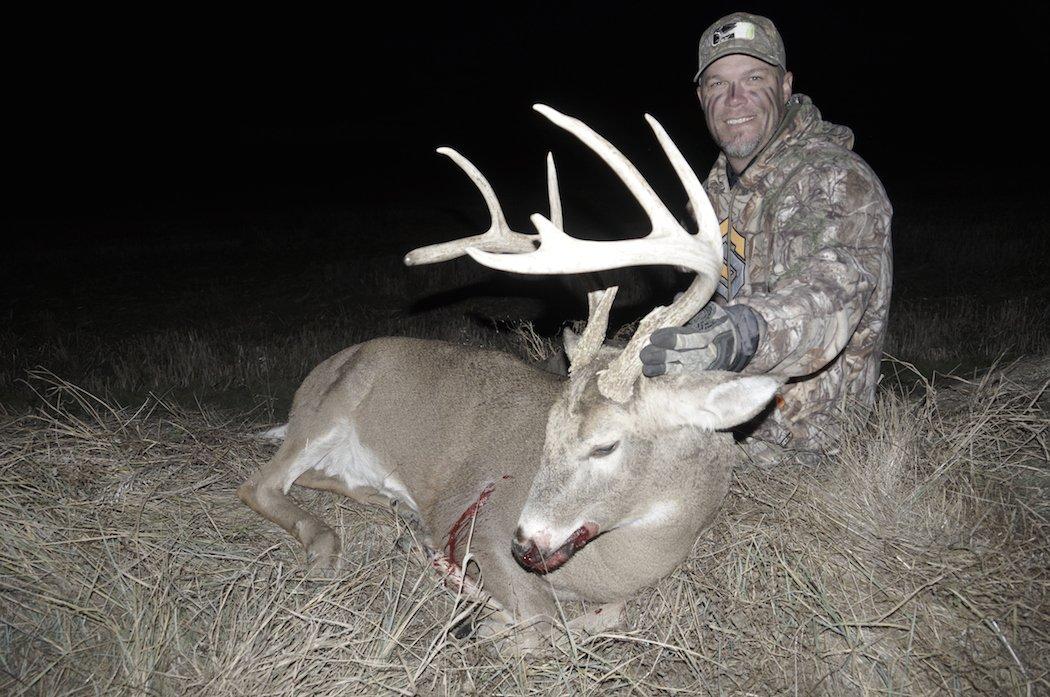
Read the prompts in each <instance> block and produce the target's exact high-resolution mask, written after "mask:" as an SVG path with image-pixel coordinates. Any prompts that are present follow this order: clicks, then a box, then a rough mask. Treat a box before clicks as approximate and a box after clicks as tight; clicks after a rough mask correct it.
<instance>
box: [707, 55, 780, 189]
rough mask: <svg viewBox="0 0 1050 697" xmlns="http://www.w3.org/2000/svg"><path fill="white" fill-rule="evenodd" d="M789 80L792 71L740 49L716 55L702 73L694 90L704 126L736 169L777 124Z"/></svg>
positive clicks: (742, 166)
mask: <svg viewBox="0 0 1050 697" xmlns="http://www.w3.org/2000/svg"><path fill="white" fill-rule="evenodd" d="M791 81H792V76H791V73H787V72H782V71H781V70H779V69H778V68H777V67H775V66H772V65H769V64H768V63H766V62H764V61H761V60H759V59H757V58H753V57H751V56H746V55H743V54H734V55H730V56H723V57H722V58H719V59H718V60H716V61H715V62H714V63H712V64H711V65H709V66H707V69H706V70H704V72H703V74H702V75H701V76H700V84H699V85H697V88H696V95H697V97H699V99H700V106H701V107H702V108H703V110H704V117H705V118H706V119H707V128H708V130H710V131H711V137H712V138H714V139H715V142H716V143H718V146H719V147H720V148H721V149H722V152H724V153H725V154H726V157H727V158H728V160H729V163H730V164H731V165H733V168H734V169H736V171H737V172H740V171H742V169H743V168H744V167H746V166H747V164H748V163H749V162H750V161H751V158H753V157H754V156H755V154H756V153H758V151H759V150H761V149H762V148H763V147H764V146H765V144H766V143H768V142H769V139H770V137H772V135H773V132H774V131H775V130H776V129H777V126H778V125H780V119H781V118H782V117H783V116H784V112H785V111H787V106H786V104H787V101H788V99H789V98H790V97H791Z"/></svg>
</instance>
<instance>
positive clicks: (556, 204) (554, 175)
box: [547, 152, 563, 228]
mask: <svg viewBox="0 0 1050 697" xmlns="http://www.w3.org/2000/svg"><path fill="white" fill-rule="evenodd" d="M547 199H548V200H549V201H550V208H551V222H552V223H554V225H555V226H557V227H559V228H560V227H563V225H562V217H561V194H560V193H559V191H558V170H557V169H555V167H554V153H552V152H548V153H547Z"/></svg>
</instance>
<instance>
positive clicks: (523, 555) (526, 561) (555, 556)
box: [510, 523, 598, 575]
mask: <svg viewBox="0 0 1050 697" xmlns="http://www.w3.org/2000/svg"><path fill="white" fill-rule="evenodd" d="M597 535H598V526H597V525H596V524H595V523H584V524H583V525H581V526H580V527H579V528H577V529H576V531H575V532H573V533H572V534H571V535H569V539H567V540H566V541H565V542H564V543H563V544H562V545H561V546H560V547H558V548H556V549H555V548H551V547H550V546H548V545H539V544H537V543H536V540H534V539H526V538H524V536H523V535H521V531H520V529H519V531H518V533H517V534H515V536H514V539H513V540H511V543H510V551H511V554H513V555H514V559H515V560H517V562H518V564H520V565H521V567H522V568H523V569H525V570H526V571H531V572H533V573H536V574H541V575H542V574H546V573H550V572H551V571H554V570H555V569H557V568H558V567H560V566H561V565H562V564H564V563H565V562H567V561H569V559H570V558H572V555H574V554H576V552H578V551H579V550H581V549H583V547H584V546H585V545H586V544H587V543H588V542H590V541H591V540H593V539H594V538H595V537H597Z"/></svg>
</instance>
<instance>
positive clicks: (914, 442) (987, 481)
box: [0, 192, 1050, 695]
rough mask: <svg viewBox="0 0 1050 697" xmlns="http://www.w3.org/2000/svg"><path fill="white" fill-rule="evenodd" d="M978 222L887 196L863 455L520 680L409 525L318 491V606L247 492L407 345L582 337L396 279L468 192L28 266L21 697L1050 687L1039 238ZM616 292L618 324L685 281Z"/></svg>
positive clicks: (9, 685)
mask: <svg viewBox="0 0 1050 697" xmlns="http://www.w3.org/2000/svg"><path fill="white" fill-rule="evenodd" d="M891 193H892V192H891ZM598 198H600V197H599V196H598V195H597V194H596V195H595V196H594V197H592V199H591V200H596V199H598ZM895 200H896V199H895ZM967 203H968V202H959V201H952V200H945V201H943V202H936V201H934V202H933V203H931V202H930V200H927V199H924V198H922V197H920V196H918V195H915V196H913V197H912V198H911V199H909V198H907V197H902V198H901V199H900V200H899V201H897V203H896V206H897V216H896V218H895V223H894V243H895V254H896V259H895V264H896V273H897V281H896V285H895V291H894V292H895V295H894V304H893V308H892V315H891V326H890V335H889V338H888V342H887V351H888V353H889V354H891V355H892V356H894V357H895V359H896V361H894V362H889V363H887V364H886V366H885V370H884V373H885V375H886V379H884V381H883V385H882V388H881V391H880V397H879V405H878V409H877V410H876V412H875V413H874V414H873V415H872V416H871V417H870V418H868V419H866V420H863V421H858V422H856V423H854V424H853V425H852V427H851V430H850V432H849V435H848V437H847V438H846V439H845V440H844V447H843V453H842V454H841V455H840V456H838V457H836V458H835V459H834V460H829V461H825V462H824V463H822V464H821V465H820V466H819V467H804V466H802V465H797V466H796V465H792V466H788V467H784V468H781V469H776V470H759V469H742V470H740V471H738V472H737V473H736V475H735V479H734V483H733V487H732V490H731V493H730V498H729V500H727V502H726V505H725V506H724V513H723V514H722V515H720V517H719V519H718V521H717V523H716V524H715V526H714V527H713V528H712V529H711V530H710V531H708V532H707V533H706V534H705V535H704V536H703V537H702V538H701V539H699V540H698V541H697V543H696V546H695V548H694V550H693V554H692V556H691V558H690V560H689V561H688V562H687V564H685V565H684V566H683V567H682V568H681V569H679V570H678V571H677V572H676V573H675V574H673V575H672V576H671V577H670V578H668V579H665V580H664V581H663V582H662V583H660V584H659V585H658V586H657V587H656V588H655V589H654V590H653V592H652V593H646V594H644V596H642V597H639V598H638V599H636V600H635V601H633V602H632V603H631V604H630V606H629V618H630V621H631V629H630V630H629V631H625V632H622V633H616V634H610V635H600V636H597V637H594V638H591V639H590V640H588V641H585V642H584V641H582V640H579V639H576V638H572V637H566V638H565V640H564V641H562V642H559V643H556V644H555V645H552V646H551V647H550V649H549V650H548V651H547V652H545V653H541V654H539V655H535V656H530V657H528V658H521V657H516V656H513V655H511V654H508V653H505V652H502V651H501V650H500V647H499V646H498V645H495V644H488V643H484V642H482V643H471V642H465V643H461V642H457V641H456V640H454V639H452V638H451V637H450V635H449V634H448V631H449V629H450V627H451V626H452V624H453V622H454V619H455V618H456V617H457V615H458V614H459V613H460V612H461V611H462V610H463V607H462V606H460V605H457V603H456V600H455V599H454V598H452V597H451V596H449V595H448V594H447V593H446V592H445V591H443V590H441V588H440V586H439V584H438V583H437V580H436V579H435V578H434V577H432V576H431V575H430V573H429V572H428V570H427V568H426V566H425V564H424V563H423V560H422V556H421V554H420V553H419V552H418V550H416V549H414V548H411V547H409V548H404V547H402V546H399V545H398V544H397V541H398V539H399V537H401V535H402V534H403V533H404V532H405V528H404V525H403V524H402V523H401V522H400V521H399V520H398V519H397V518H396V517H395V516H393V515H392V514H390V513H389V512H386V511H380V510H378V509H369V508H362V507H360V506H358V505H356V504H352V503H350V502H347V501H344V500H341V499H337V498H336V497H333V496H330V495H325V494H317V493H314V492H307V493H304V494H303V495H302V497H301V499H302V500H303V501H304V502H305V504H306V505H307V506H309V507H310V508H312V509H314V510H319V511H322V512H323V516H324V517H325V518H327V519H328V520H329V521H332V522H335V523H337V527H338V529H339V532H340V533H341V534H342V536H343V540H344V545H345V546H346V549H347V557H348V559H349V560H350V561H351V563H350V564H349V568H348V569H346V571H345V572H344V574H343V576H342V578H340V579H339V580H337V581H335V582H323V581H317V580H311V579H309V578H308V577H307V576H306V575H305V572H304V566H303V554H302V552H301V549H300V548H299V547H298V545H297V543H295V542H294V541H293V540H291V538H289V537H288V536H286V535H284V534H283V533H282V532H281V531H280V530H278V529H277V528H276V527H274V526H271V525H270V524H269V523H266V522H265V521H263V520H261V519H260V518H258V517H257V516H256V515H255V514H254V513H252V512H250V511H248V510H247V509H246V508H245V507H243V506H241V505H240V503H239V502H237V501H236V498H235V497H234V495H233V489H234V488H235V487H236V485H237V484H239V483H240V482H241V481H242V480H243V479H244V478H245V477H246V476H247V475H248V473H249V472H250V471H252V470H253V469H255V468H256V467H258V466H259V465H260V464H261V463H262V462H264V461H265V460H266V459H267V457H268V455H269V453H270V451H271V446H269V445H267V444H265V443H261V442H259V441H256V440H253V439H252V438H250V437H248V435H247V434H250V433H251V432H253V431H257V430H259V429H260V428H262V427H264V426H267V425H272V424H274V423H277V422H279V421H281V420H282V419H283V418H284V416H285V413H286V409H287V405H288V403H289V401H290V398H291V394H292V392H293V391H294V389H295V387H296V386H297V385H298V383H299V381H300V380H301V379H302V378H303V377H304V376H305V374H306V373H307V372H308V371H309V369H310V368H311V367H313V366H314V365H315V364H316V363H318V362H319V361H320V360H322V359H323V358H325V357H327V356H328V355H330V354H332V353H334V352H335V351H337V350H339V349H341V348H343V347H345V346H348V345H350V344H353V343H355V342H358V341H361V340H363V339H367V338H370V337H373V336H381V335H388V334H397V335H409V336H419V337H431V338H442V339H449V340H453V341H462V342H466V343H471V344H482V345H487V346H494V347H498V348H502V349H505V350H508V351H511V352H515V353H518V354H521V355H525V354H527V353H528V352H529V350H528V346H527V343H526V342H525V341H523V339H522V334H521V332H520V331H519V329H520V327H521V326H523V325H522V323H528V326H530V327H534V328H535V330H536V332H537V333H538V334H539V336H540V337H542V338H547V339H553V338H554V337H556V335H557V330H558V328H559V327H560V325H561V324H562V323H563V322H564V321H566V320H572V319H580V318H582V317H583V316H584V315H585V314H586V311H585V303H584V300H583V293H584V290H585V289H586V288H587V284H588V283H589V282H590V281H589V280H577V281H560V280H556V281H551V280H550V279H510V278H502V277H500V276H498V275H497V274H495V273H492V272H488V271H486V270H482V269H478V268H475V267H473V266H472V265H471V264H470V263H469V262H467V261H463V260H460V261H456V262H453V263H449V264H445V265H442V266H436V267H430V268H422V269H406V268H404V267H403V266H402V265H401V263H400V257H401V255H402V254H403V253H404V252H405V251H407V249H408V248H409V247H411V246H413V245H414V244H416V243H417V241H418V240H420V239H423V240H424V241H427V242H430V241H440V240H443V239H449V238H452V237H457V236H462V235H463V234H467V233H470V232H474V230H475V228H480V227H481V226H482V225H483V224H484V221H483V220H482V215H483V210H482V208H481V203H480V201H479V200H477V199H476V198H474V196H473V194H465V195H464V197H463V200H462V201H452V202H449V201H445V202H442V204H441V205H434V206H426V205H420V206H419V207H418V208H404V207H401V208H398V209H396V210H393V209H389V208H384V209H381V210H369V211H367V212H361V211H360V210H347V209H341V208H339V207H335V206H334V207H332V208H330V209H322V210H316V209H314V210H311V211H309V212H305V213H302V214H300V215H298V216H289V217H285V218H260V219H240V220H234V221H232V222H228V223H226V224H224V225H215V224H213V223H212V224H209V223H207V222H204V223H201V224H199V225H198V224H197V223H194V222H185V221H182V222H179V223H158V222H155V221H147V222H141V223H125V224H124V225H125V227H126V229H127V232H126V233H124V234H118V233H117V232H114V231H113V230H109V231H106V234H99V235H98V239H99V241H98V243H92V240H91V234H92V231H91V230H85V231H81V232H78V233H77V234H76V235H75V236H70V237H67V238H65V239H66V242H67V243H66V244H62V245H53V246H45V245H42V244H33V243H30V242H27V243H26V244H24V245H23V246H21V247H16V248H14V250H13V256H11V257H9V258H10V259H12V260H13V263H12V264H11V268H10V269H9V270H7V271H6V272H5V279H4V280H5V283H6V285H7V290H6V293H5V304H4V307H3V314H4V317H5V322H4V324H3V326H2V329H0V395H3V422H2V424H0V434H2V435H0V445H2V448H0V482H2V485H0V510H2V515H0V534H2V535H3V544H2V546H0V601H2V602H0V631H2V634H0V692H2V693H4V694H165V695H166V694H173V695H174V694H178V695H185V694H200V695H225V694H230V695H235V694H236V695H247V694H252V695H254V694H288V695H292V694H319V695H325V694H332V695H334V694H346V693H352V694H462V693H465V692H473V693H476V694H565V693H580V694H605V693H609V692H613V693H622V694H643V695H647V694H670V693H674V694H690V693H701V694H708V693H710V694H786V693H795V694H810V693H824V694H894V695H897V694H967V693H973V692H978V693H987V694H1022V695H1025V694H1040V693H1044V692H1047V691H1050V683H1048V673H1047V671H1048V670H1050V660H1048V658H1047V657H1048V656H1050V622H1048V619H1050V618H1048V614H1050V611H1048V608H1047V582H1048V580H1050V578H1048V573H1047V569H1048V568H1050V564H1048V561H1050V544H1048V542H1047V540H1048V535H1047V533H1048V530H1047V514H1048V506H1047V488H1048V477H1047V475H1048V464H1047V459H1048V450H1047V447H1048V446H1047V424H1048V417H1047V413H1046V405H1047V402H1048V400H1047V397H1046V392H1045V390H1046V382H1047V380H1048V379H1050V367H1048V366H1050V359H1048V353H1050V352H1048V347H1050V310H1048V307H1050V302H1048V301H1050V297H1048V292H1047V290H1046V289H1045V287H1044V281H1045V278H1044V277H1045V271H1043V270H1042V268H1041V267H1040V266H1039V264H1038V261H1037V260H1041V259H1048V258H1050V249H1048V245H1050V243H1048V241H1047V239H1048V238H1047V236H1046V234H1045V233H1046V231H1047V227H1048V226H1047V222H1046V218H1045V213H1041V212H1037V211H1033V210H1029V209H1026V208H1025V207H1024V206H1023V201H1021V200H1017V201H1014V200H1011V199H1009V198H1008V197H1003V198H1002V199H1001V200H999V199H993V200H987V201H984V202H982V206H981V207H980V209H977V208H975V207H974V206H972V205H967ZM600 208H601V206H592V207H591V209H592V210H596V209H600ZM975 211H976V212H975ZM526 212H528V211H514V212H513V213H512V222H516V219H515V217H513V216H517V217H519V218H521V219H522V220H523V219H524V214H525V213H526ZM570 221H571V218H570ZM581 224H582V225H583V227H585V228H588V229H601V228H602V227H603V226H606V225H609V224H610V221H608V220H604V219H602V218H601V216H600V215H597V216H592V217H591V218H589V219H586V220H583V221H581ZM617 227H618V228H621V229H622V226H620V225H617ZM423 230H425V233H423V232H421V231H423ZM1003 230H1009V231H1011V234H1010V235H1004V233H1003ZM616 276H617V277H616V280H617V281H619V282H620V283H621V285H622V286H624V290H623V291H622V293H623V295H624V296H625V300H624V304H623V306H622V307H621V308H620V309H619V310H618V311H617V312H616V314H615V316H614V322H613V323H614V324H616V323H617V321H619V322H621V323H622V322H627V321H630V320H631V319H632V318H634V317H636V316H637V315H638V313H639V310H640V308H643V307H644V306H645V305H646V304H652V303H654V302H661V301H666V300H667V299H668V298H669V297H670V296H671V295H673V293H674V292H675V291H676V290H677V289H678V288H677V284H679V283H681V282H682V278H681V277H677V276H675V275H674V274H673V273H671V272H667V271H653V270H641V271H630V272H623V273H622V274H618V275H616ZM993 366H995V367H994V369H991V370H989V369H990V368H993ZM935 371H951V372H953V373H954V374H955V375H956V376H959V377H956V378H944V377H943V376H940V375H935Z"/></svg>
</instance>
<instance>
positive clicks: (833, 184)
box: [735, 159, 891, 377]
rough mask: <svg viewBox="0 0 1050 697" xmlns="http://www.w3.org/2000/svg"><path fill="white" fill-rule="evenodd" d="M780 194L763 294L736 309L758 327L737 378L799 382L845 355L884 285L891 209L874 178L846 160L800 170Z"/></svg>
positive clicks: (751, 298) (752, 296) (860, 166)
mask: <svg viewBox="0 0 1050 697" xmlns="http://www.w3.org/2000/svg"><path fill="white" fill-rule="evenodd" d="M781 191H782V192H783V194H782V196H781V198H780V200H779V201H778V202H776V206H775V211H773V217H772V225H771V227H772V228H773V229H772V230H771V232H772V233H773V234H772V237H771V238H767V239H772V240H773V245H774V247H773V260H772V269H770V276H769V278H770V281H771V283H770V286H769V289H768V292H765V293H753V294H752V295H748V296H744V297H741V298H738V299H737V300H736V301H735V302H739V303H741V304H747V305H749V306H750V307H751V308H752V309H753V310H755V311H756V312H758V314H759V315H760V316H761V318H762V320H764V322H760V323H759V324H760V339H759V344H758V349H757V351H756V353H755V355H754V357H753V358H752V359H751V362H750V363H749V364H748V366H747V368H746V369H745V371H744V372H747V373H764V372H769V373H777V374H780V375H784V376H786V377H799V376H804V375H810V374H812V373H815V372H817V371H818V370H820V369H821V368H823V367H824V366H825V365H827V364H828V363H829V362H831V361H832V360H833V359H834V358H835V357H836V356H837V355H838V354H839V353H840V352H841V351H842V350H843V348H845V346H846V344H847V343H848V342H849V340H850V338H851V337H852V336H853V334H854V332H855V331H856V329H857V326H858V324H859V323H860V321H861V317H862V316H863V315H864V313H865V311H866V310H867V309H868V306H869V304H870V302H871V301H872V298H873V294H874V290H875V287H876V284H877V283H879V282H880V279H882V280H883V282H885V281H886V280H887V279H888V272H889V265H890V257H889V224H890V215H891V209H890V205H889V202H888V201H887V199H886V194H885V192H884V190H883V188H882V184H881V183H880V182H879V181H878V179H877V178H876V177H875V175H874V173H872V172H871V170H870V169H868V168H867V167H866V166H864V165H863V164H862V163H860V162H858V161H855V160H852V159H850V160H847V161H846V162H843V161H842V160H839V161H837V162H834V161H831V162H823V163H821V162H812V163H809V164H806V165H804V166H803V167H801V168H800V170H799V171H798V172H797V173H795V174H794V175H793V176H792V177H791V178H790V179H789V180H788V181H787V182H786V183H785V186H784V188H783V189H782V190H781ZM887 297H888V296H887Z"/></svg>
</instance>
